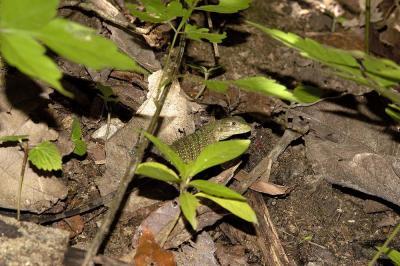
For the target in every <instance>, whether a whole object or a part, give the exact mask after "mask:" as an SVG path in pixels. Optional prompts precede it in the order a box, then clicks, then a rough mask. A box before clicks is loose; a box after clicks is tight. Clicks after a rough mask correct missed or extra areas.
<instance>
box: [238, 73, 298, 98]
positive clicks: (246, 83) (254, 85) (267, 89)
mask: <svg viewBox="0 0 400 266" xmlns="http://www.w3.org/2000/svg"><path fill="white" fill-rule="evenodd" d="M232 83H233V84H235V85H236V86H238V87H240V88H242V89H244V90H247V91H253V92H258V93H262V94H265V95H269V96H275V97H278V98H280V99H283V100H287V101H291V102H296V101H297V99H296V98H295V97H294V95H293V93H292V92H291V91H289V90H288V89H287V88H286V87H285V86H283V85H281V84H278V83H276V81H275V80H273V79H267V78H265V77H261V76H258V77H250V78H243V79H238V80H235V81H232Z"/></svg>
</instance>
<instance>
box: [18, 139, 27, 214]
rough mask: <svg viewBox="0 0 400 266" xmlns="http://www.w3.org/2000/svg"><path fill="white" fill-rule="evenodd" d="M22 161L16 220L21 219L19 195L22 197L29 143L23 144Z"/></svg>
mask: <svg viewBox="0 0 400 266" xmlns="http://www.w3.org/2000/svg"><path fill="white" fill-rule="evenodd" d="M23 149H24V159H23V160H22V167H21V174H20V176H19V187H18V195H17V220H18V221H19V219H20V218H21V195H22V184H23V182H24V176H25V169H26V163H27V162H28V152H29V141H25V142H24V146H23Z"/></svg>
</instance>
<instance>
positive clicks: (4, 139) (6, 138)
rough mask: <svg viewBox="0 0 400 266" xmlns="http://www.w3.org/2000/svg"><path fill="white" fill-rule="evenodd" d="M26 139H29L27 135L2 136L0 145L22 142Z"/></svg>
mask: <svg viewBox="0 0 400 266" xmlns="http://www.w3.org/2000/svg"><path fill="white" fill-rule="evenodd" d="M27 139H29V136H28V135H15V136H2V137H0V144H3V143H4V142H22V141H24V140H27Z"/></svg>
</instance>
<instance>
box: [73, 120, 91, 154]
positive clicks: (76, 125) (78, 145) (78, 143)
mask: <svg viewBox="0 0 400 266" xmlns="http://www.w3.org/2000/svg"><path fill="white" fill-rule="evenodd" d="M71 140H72V142H73V143H74V145H75V147H74V150H73V153H75V154H76V155H78V156H83V155H85V154H86V152H87V148H86V142H85V141H84V140H83V139H82V130H81V124H80V122H79V120H78V118H77V117H74V120H73V121H72V131H71Z"/></svg>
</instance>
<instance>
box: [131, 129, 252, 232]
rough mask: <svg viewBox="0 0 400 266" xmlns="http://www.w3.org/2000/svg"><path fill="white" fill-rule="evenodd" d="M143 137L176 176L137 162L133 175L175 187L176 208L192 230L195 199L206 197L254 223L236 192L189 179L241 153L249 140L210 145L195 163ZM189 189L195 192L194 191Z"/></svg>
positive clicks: (154, 165)
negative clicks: (171, 166) (176, 188)
mask: <svg viewBox="0 0 400 266" xmlns="http://www.w3.org/2000/svg"><path fill="white" fill-rule="evenodd" d="M145 136H146V137H147V138H148V139H149V140H150V141H151V142H152V143H153V144H154V145H155V146H156V147H157V148H158V149H159V150H160V152H161V153H162V154H163V155H164V156H165V158H166V159H167V160H168V161H170V162H171V164H172V165H173V166H174V167H175V168H176V170H177V171H178V174H176V172H175V171H173V170H172V169H170V168H168V167H167V166H165V165H163V164H160V163H157V162H145V163H141V164H140V165H139V166H138V168H137V170H136V174H140V175H144V176H147V177H150V178H154V179H157V180H161V181H164V182H167V183H175V184H178V185H179V203H180V207H181V210H182V213H183V215H184V216H185V218H186V219H187V220H188V222H189V223H190V224H191V226H192V227H193V229H196V228H197V220H196V208H197V207H198V206H199V198H207V199H209V200H211V201H213V202H215V203H216V204H218V205H220V206H221V207H223V208H225V209H227V210H228V211H230V212H231V213H232V214H234V215H236V216H238V217H240V218H242V219H244V220H246V221H249V222H253V223H256V222H257V217H256V214H255V213H254V211H253V210H252V209H251V207H250V205H249V204H248V203H247V202H246V198H245V197H243V196H242V195H240V194H239V193H237V192H235V191H233V190H231V189H229V188H227V187H225V186H223V185H220V184H216V183H213V182H210V181H206V180H201V179H196V180H193V178H194V177H195V176H197V174H199V173H201V172H202V171H204V170H206V169H208V168H210V167H212V166H215V165H219V164H222V163H224V162H227V161H229V160H232V159H234V158H236V157H238V156H239V155H241V154H242V153H244V152H245V151H246V150H247V148H248V146H249V144H250V141H249V140H228V141H220V142H217V143H214V144H211V145H209V146H207V147H206V148H205V149H204V150H203V151H202V152H201V153H200V155H199V156H198V157H197V159H196V160H194V161H191V162H189V163H185V162H184V161H183V160H182V159H181V158H180V157H179V155H178V154H177V153H176V152H175V151H174V150H173V149H171V148H170V147H169V146H168V145H167V144H165V143H163V142H161V141H160V140H159V139H158V138H156V137H154V136H152V135H150V134H148V133H145ZM193 189H196V190H197V191H198V192H194V191H193Z"/></svg>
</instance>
